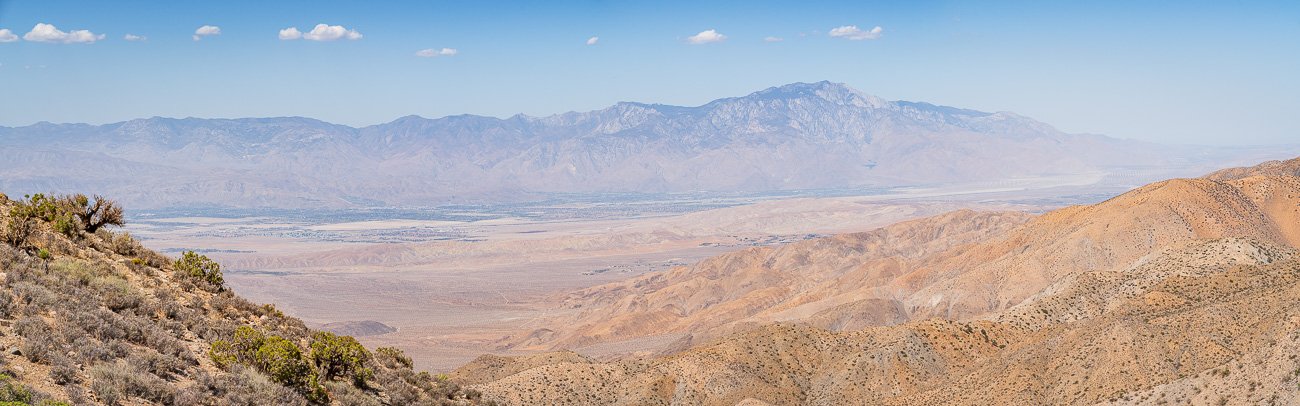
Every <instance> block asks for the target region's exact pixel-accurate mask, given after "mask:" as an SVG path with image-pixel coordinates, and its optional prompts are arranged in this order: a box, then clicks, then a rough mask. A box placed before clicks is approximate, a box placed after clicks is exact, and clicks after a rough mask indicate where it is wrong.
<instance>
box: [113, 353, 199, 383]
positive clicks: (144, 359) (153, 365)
mask: <svg viewBox="0 0 1300 406" xmlns="http://www.w3.org/2000/svg"><path fill="white" fill-rule="evenodd" d="M126 362H127V363H128V364H131V365H134V366H136V367H139V368H140V369H141V370H143V371H145V372H148V373H151V374H154V375H155V376H157V377H160V378H164V379H172V377H173V376H175V375H176V374H178V373H180V372H182V371H184V370H185V366H186V362H185V361H184V360H181V359H180V358H177V357H176V356H173V355H167V354H163V353H160V352H158V351H156V350H153V349H152V348H146V349H144V350H141V351H137V352H135V353H132V354H131V355H130V356H128V357H127V358H126Z"/></svg>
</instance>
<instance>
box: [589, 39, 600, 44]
mask: <svg viewBox="0 0 1300 406" xmlns="http://www.w3.org/2000/svg"><path fill="white" fill-rule="evenodd" d="M599 41H600V37H591V38H587V45H596V42H599Z"/></svg>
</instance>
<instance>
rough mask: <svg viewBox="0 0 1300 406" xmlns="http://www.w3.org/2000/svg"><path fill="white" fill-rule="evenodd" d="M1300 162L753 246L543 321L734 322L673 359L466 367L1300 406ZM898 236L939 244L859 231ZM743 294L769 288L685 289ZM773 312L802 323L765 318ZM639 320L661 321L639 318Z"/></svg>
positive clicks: (526, 384)
mask: <svg viewBox="0 0 1300 406" xmlns="http://www.w3.org/2000/svg"><path fill="white" fill-rule="evenodd" d="M1298 163H1300V159H1297V160H1292V161H1288V162H1281V163H1270V164H1266V165H1263V166H1261V167H1257V168H1253V169H1239V170H1236V171H1234V174H1233V175H1232V176H1228V177H1223V178H1219V177H1217V176H1215V177H1211V178H1203V179H1177V180H1170V181H1166V182H1160V183H1156V184H1152V185H1148V186H1145V187H1141V188H1138V189H1135V190H1133V191H1131V192H1129V193H1126V194H1124V195H1121V196H1118V197H1116V198H1113V199H1110V200H1108V201H1105V202H1102V203H1099V204H1096V205H1091V206H1078V207H1069V208H1065V209H1061V210H1057V211H1054V212H1050V213H1047V214H1044V215H1042V216H1038V217H1034V218H1032V219H1027V220H1026V219H1020V220H1019V221H1018V222H1019V224H1015V223H1017V222H1016V221H1011V222H1009V223H1008V222H1003V223H992V224H995V225H996V224H1002V226H1003V227H1005V228H1004V229H1001V230H998V231H995V232H990V233H988V235H984V236H974V237H973V238H969V239H967V240H963V239H962V237H961V236H962V233H963V230H981V229H984V228H985V227H988V228H992V229H995V230H996V227H989V226H988V223H986V225H985V226H984V227H979V226H971V227H969V228H964V229H963V228H960V227H957V225H956V224H958V223H953V222H951V221H950V220H952V219H954V218H965V219H967V220H968V221H984V222H988V221H989V220H990V218H991V217H990V216H996V214H983V215H978V214H975V213H954V214H949V215H946V216H945V217H939V218H934V219H925V220H919V221H915V222H911V223H904V224H900V225H898V226H894V227H889V228H885V229H882V230H877V231H875V232H872V233H866V234H859V235H850V236H838V237H834V238H831V239H826V240H824V241H808V242H804V243H801V245H791V246H788V247H785V248H781V249H772V250H750V251H748V252H743V253H737V254H732V255H730V256H728V257H724V258H719V259H716V260H714V261H706V262H704V263H701V264H700V265H697V266H695V267H692V268H681V269H677V270H674V271H671V272H668V273H664V274H659V275H647V276H646V277H644V278H642V279H639V280H636V281H632V282H629V283H627V284H617V285H610V286H605V287H598V288H594V289H592V290H588V291H584V292H580V293H579V294H576V295H574V297H573V298H572V300H571V301H570V302H569V305H570V307H574V308H577V309H583V308H587V307H588V306H613V307H614V308H616V309H617V308H622V309H626V311H625V312H622V313H621V315H620V316H618V317H610V316H602V315H601V312H603V311H604V310H597V309H596V308H595V307H593V308H592V310H585V311H583V310H578V311H575V312H574V314H570V315H568V316H564V317H572V318H571V319H568V320H569V321H570V322H574V321H576V323H575V324H572V325H575V326H577V327H576V328H575V329H574V330H573V331H572V332H570V331H568V330H564V329H563V328H560V327H557V328H556V331H554V332H549V333H547V334H549V335H551V336H554V337H561V338H563V339H557V340H555V341H553V342H558V343H562V344H561V345H562V346H563V345H564V343H573V342H579V343H581V342H582V341H581V340H588V341H602V340H611V339H619V338H626V337H638V336H642V335H646V334H658V333H662V332H661V331H657V330H656V329H655V328H654V326H655V325H662V326H664V329H665V330H672V329H680V330H677V331H682V332H690V331H693V330H691V329H692V328H696V327H699V326H703V327H705V329H706V331H707V328H708V327H709V326H719V325H726V324H728V323H730V324H733V325H734V326H735V327H736V328H734V330H737V331H739V332H734V333H729V334H722V335H720V337H717V338H709V339H703V340H698V341H702V343H699V344H698V345H695V346H693V347H689V348H686V349H684V350H683V351H680V352H676V353H674V354H672V355H667V356H658V357H649V358H635V359H629V360H623V361H613V362H605V363H602V362H596V361H592V360H590V359H586V358H581V357H576V358H575V357H572V356H569V357H564V356H561V357H549V358H548V357H544V356H533V357H525V358H520V359H517V360H513V361H503V360H501V359H499V358H483V359H480V360H479V361H476V362H475V363H473V364H471V365H468V366H466V367H465V368H464V369H463V371H464V372H465V373H467V374H468V373H469V372H470V371H473V374H474V375H475V376H479V377H484V376H491V377H497V378H495V379H490V380H483V379H480V380H477V381H474V380H472V379H471V378H468V377H467V378H466V379H467V380H466V382H471V383H475V384H476V385H475V386H474V387H476V388H480V389H482V390H483V391H484V392H485V394H486V396H487V397H489V398H494V399H503V400H510V401H516V402H522V403H548V404H588V403H607V404H669V403H678V402H680V403H698V404H719V405H721V404H727V405H730V404H737V403H739V402H742V401H744V402H748V403H749V404H764V403H771V404H827V405H830V404H846V403H864V402H865V403H871V404H1034V403H1049V404H1095V403H1105V402H1115V403H1143V404H1187V403H1194V404H1210V403H1214V404H1294V403H1296V402H1298V401H1300V376H1297V375H1296V374H1295V373H1294V371H1297V370H1300V359H1298V357H1300V335H1298V334H1296V333H1295V331H1296V330H1297V327H1300V319H1297V318H1296V317H1295V316H1294V315H1295V314H1300V312H1298V311H1300V308H1298V307H1297V303H1300V301H1298V299H1300V256H1298V255H1297V253H1296V248H1297V247H1300V177H1297V176H1295V175H1293V174H1290V173H1289V172H1286V171H1279V170H1277V168H1279V167H1290V166H1291V165H1296V164H1298ZM904 231H910V232H909V233H904ZM892 235H900V236H911V237H910V238H911V239H912V241H932V242H931V244H936V246H935V247H931V248H932V251H931V252H925V251H926V248H925V247H924V244H923V245H922V246H915V245H914V244H907V245H906V246H911V247H913V248H911V249H912V252H911V253H910V254H912V255H908V254H909V253H907V252H898V251H896V250H895V249H894V248H890V246H889V245H887V244H875V245H870V244H863V243H862V242H864V241H872V240H873V239H874V240H882V239H883V240H887V239H888V238H887V237H889V236H892ZM916 236H929V239H928V240H927V239H924V238H917V237H916ZM850 243H853V244H859V245H857V246H858V247H870V248H871V249H860V250H858V251H855V250H854V249H853V247H854V245H853V244H850ZM791 259H800V261H797V262H790V261H791ZM783 263H785V264H791V265H793V266H792V267H788V268H787V267H782V266H779V264H783ZM846 269H847V270H851V271H843V270H846ZM784 272H791V273H796V274H807V275H809V279H810V280H811V282H809V283H807V284H801V283H800V281H799V280H798V278H791V277H789V276H783V273H784ZM827 275H829V277H828V276H827ZM732 290H736V291H738V292H741V293H739V296H741V297H747V296H751V295H754V292H767V293H766V295H765V296H764V298H765V299H766V300H742V299H738V298H735V297H726V296H722V299H719V300H716V301H713V302H695V301H694V300H695V299H693V297H692V296H691V295H689V294H688V293H687V292H695V291H703V292H729V291H732ZM613 292H618V293H617V294H615V293H613ZM670 292H676V293H670ZM845 292H851V293H848V294H847V295H845ZM846 296H847V297H851V298H852V299H851V300H850V299H846V298H845V297H846ZM616 297H618V299H613V298H616ZM825 300H830V303H827V304H826V305H816V303H819V302H821V301H825ZM882 301H885V302H887V304H882ZM589 303H590V304H589ZM810 305H811V306H812V309H815V311H806V312H791V311H790V309H797V308H799V307H800V306H810ZM718 309H720V310H718ZM584 312H585V313H584ZM584 314H589V315H594V316H590V317H588V316H586V315H584ZM773 314H776V315H782V316H788V317H785V318H778V317H772V316H769V317H765V318H763V317H755V315H773ZM697 315H707V316H697ZM602 317H603V318H604V319H605V320H609V322H608V324H607V325H606V326H608V327H603V328H601V327H600V326H601V324H600V320H602ZM696 317H698V318H696ZM636 318H644V319H650V320H653V321H651V322H648V323H647V322H641V323H627V322H625V320H627V319H636ZM659 320H662V321H659ZM750 320H752V321H754V322H753V323H751V324H749V325H742V324H739V323H741V322H744V321H750ZM768 320H774V321H784V323H776V324H771V323H763V322H762V321H768ZM864 325H875V326H874V327H865V328H862V326H864ZM555 326H565V324H555ZM740 327H744V328H740ZM719 331H720V332H723V331H722V330H719ZM535 337H542V338H545V336H543V335H535ZM565 340H568V341H565ZM543 341H544V340H543ZM535 344H537V345H543V344H542V343H535ZM493 371H496V372H493Z"/></svg>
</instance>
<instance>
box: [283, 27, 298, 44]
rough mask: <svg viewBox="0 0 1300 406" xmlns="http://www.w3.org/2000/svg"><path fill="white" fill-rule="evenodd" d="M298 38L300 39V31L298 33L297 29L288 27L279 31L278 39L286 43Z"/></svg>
mask: <svg viewBox="0 0 1300 406" xmlns="http://www.w3.org/2000/svg"><path fill="white" fill-rule="evenodd" d="M299 38H302V31H298V27H289V28H285V29H283V30H280V39H282V40H286V41H288V40H295V39H299Z"/></svg>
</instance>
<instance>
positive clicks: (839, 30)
mask: <svg viewBox="0 0 1300 406" xmlns="http://www.w3.org/2000/svg"><path fill="white" fill-rule="evenodd" d="M884 33H885V29H884V28H880V26H879V25H877V26H876V28H872V29H871V30H870V31H863V30H862V29H860V28H858V26H856V25H845V26H842V27H835V28H832V29H831V32H830V35H831V36H832V37H838V38H844V39H851V40H854V41H861V40H864V39H877V38H880V36H881V35H884Z"/></svg>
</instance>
